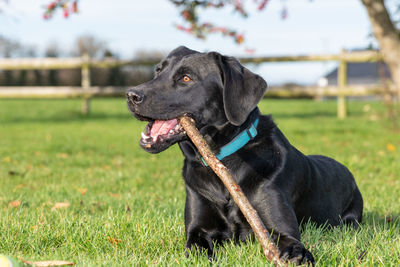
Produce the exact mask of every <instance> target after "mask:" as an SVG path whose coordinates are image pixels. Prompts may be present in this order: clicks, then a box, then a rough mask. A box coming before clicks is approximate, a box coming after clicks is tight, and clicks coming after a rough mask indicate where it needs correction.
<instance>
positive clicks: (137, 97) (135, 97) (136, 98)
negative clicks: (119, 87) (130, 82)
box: [126, 89, 144, 105]
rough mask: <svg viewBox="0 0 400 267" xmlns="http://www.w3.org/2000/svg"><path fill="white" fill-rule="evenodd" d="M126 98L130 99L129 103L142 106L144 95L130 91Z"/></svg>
mask: <svg viewBox="0 0 400 267" xmlns="http://www.w3.org/2000/svg"><path fill="white" fill-rule="evenodd" d="M126 97H127V98H128V100H129V101H131V102H132V103H134V104H136V105H137V104H140V103H142V102H143V99H144V95H143V93H142V92H140V91H135V90H132V89H131V90H129V91H128V92H126Z"/></svg>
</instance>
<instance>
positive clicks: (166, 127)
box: [150, 119, 178, 138]
mask: <svg viewBox="0 0 400 267" xmlns="http://www.w3.org/2000/svg"><path fill="white" fill-rule="evenodd" d="M177 124H178V120H177V119H172V120H169V121H161V120H156V121H154V123H153V125H152V127H151V130H150V136H151V137H153V138H157V137H158V136H159V135H165V134H167V133H168V132H169V131H170V130H171V129H174V128H175V126H176V125H177Z"/></svg>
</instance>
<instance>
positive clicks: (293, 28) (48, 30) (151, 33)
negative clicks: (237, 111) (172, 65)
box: [0, 0, 374, 85]
mask: <svg viewBox="0 0 400 267" xmlns="http://www.w3.org/2000/svg"><path fill="white" fill-rule="evenodd" d="M50 2H51V1H50V0H35V1H32V0H8V3H5V2H3V1H1V0H0V9H1V10H2V11H3V12H2V13H0V35H2V36H4V37H6V38H11V39H14V40H17V41H19V42H21V43H23V44H27V45H33V46H35V47H37V48H38V49H39V50H40V51H43V50H44V48H45V47H46V45H48V44H49V43H52V42H57V43H58V45H59V46H60V47H61V48H62V49H64V50H71V49H72V46H73V44H74V41H75V39H76V38H77V37H78V36H81V35H86V34H91V35H94V36H96V37H98V38H99V39H101V40H104V41H105V42H106V43H107V45H108V46H109V47H110V48H111V49H112V51H115V52H117V54H118V55H119V56H120V57H121V58H132V57H133V56H134V54H135V52H136V51H138V50H148V51H152V50H157V51H162V52H165V53H168V52H169V51H170V50H172V49H174V48H175V47H177V46H179V45H185V46H187V47H189V48H191V49H194V50H198V51H218V52H220V53H222V54H225V55H232V56H249V55H247V54H246V53H245V50H246V49H245V48H250V49H254V50H255V53H254V54H253V56H268V55H299V54H321V53H339V52H340V51H341V49H342V48H345V49H354V48H364V47H366V46H368V45H369V44H370V43H371V42H373V43H374V40H373V39H372V38H371V37H370V33H371V27H370V23H369V20H368V17H367V13H366V10H365V8H364V7H363V6H362V4H361V1H360V0H313V1H310V0H270V1H269V2H268V4H267V6H266V8H265V10H263V11H262V12H258V11H257V6H256V5H253V4H252V2H253V1H252V0H247V2H248V3H249V4H248V6H247V7H248V8H247V9H248V11H249V12H250V13H251V15H250V17H249V18H247V19H243V18H241V17H240V16H239V15H238V14H236V13H233V12H232V10H231V9H229V8H227V9H224V10H222V11H221V10H219V11H212V10H205V11H204V12H203V13H201V18H202V20H203V21H208V22H212V23H214V24H216V25H221V26H228V27H230V28H235V29H237V30H238V31H239V32H241V33H244V35H245V38H246V39H245V43H244V44H243V45H240V46H239V45H237V44H235V43H234V42H233V41H232V40H231V39H229V38H224V37H220V36H218V35H211V36H209V37H208V38H207V39H206V40H199V39H196V38H194V37H193V36H191V35H189V34H187V33H184V32H181V31H179V30H177V29H176V28H175V26H174V25H176V24H179V23H181V22H182V20H181V18H180V17H179V16H178V10H177V9H175V7H174V6H173V5H172V4H171V3H170V2H169V1H167V0H113V1H106V0H80V1H79V9H80V12H79V14H77V15H75V14H74V15H72V16H70V17H69V18H68V19H64V18H63V16H62V14H61V12H60V11H59V13H58V14H56V15H55V17H54V18H53V19H51V20H44V19H43V10H44V6H45V5H46V4H48V3H50ZM283 6H286V7H287V10H288V17H287V18H286V19H284V20H282V18H281V10H282V8H283ZM248 67H249V68H250V69H251V70H252V71H254V72H256V73H258V74H261V75H262V76H263V77H264V78H265V79H266V80H267V82H268V83H269V84H272V85H274V84H282V83H287V82H297V83H301V84H313V83H315V82H316V81H317V80H318V78H319V77H321V76H322V75H324V74H325V73H327V72H328V71H330V70H331V69H332V68H334V67H335V63H332V62H330V63H327V62H325V63H267V64H263V65H261V66H258V67H256V66H248Z"/></svg>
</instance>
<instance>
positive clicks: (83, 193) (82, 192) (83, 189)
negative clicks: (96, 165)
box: [77, 188, 87, 196]
mask: <svg viewBox="0 0 400 267" xmlns="http://www.w3.org/2000/svg"><path fill="white" fill-rule="evenodd" d="M77 190H78V191H79V192H80V193H81V195H82V196H84V195H85V194H86V192H87V188H78V189H77Z"/></svg>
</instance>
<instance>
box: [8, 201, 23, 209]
mask: <svg viewBox="0 0 400 267" xmlns="http://www.w3.org/2000/svg"><path fill="white" fill-rule="evenodd" d="M9 204H10V206H11V207H13V208H17V207H19V206H20V205H21V201H19V200H14V201H11V202H10V203H9Z"/></svg>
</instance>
